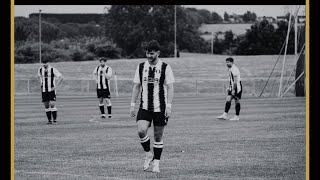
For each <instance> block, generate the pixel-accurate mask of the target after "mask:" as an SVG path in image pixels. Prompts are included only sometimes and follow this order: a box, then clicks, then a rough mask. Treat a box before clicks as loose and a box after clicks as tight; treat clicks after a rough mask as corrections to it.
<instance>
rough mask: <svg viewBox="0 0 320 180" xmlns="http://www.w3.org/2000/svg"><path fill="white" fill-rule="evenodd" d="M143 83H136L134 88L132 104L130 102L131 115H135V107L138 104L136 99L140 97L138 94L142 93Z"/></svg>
mask: <svg viewBox="0 0 320 180" xmlns="http://www.w3.org/2000/svg"><path fill="white" fill-rule="evenodd" d="M140 88H141V84H140V83H134V84H133V88H132V96H131V104H130V116H131V117H134V116H135V113H134V108H135V105H136V101H137V99H138V95H139V93H140Z"/></svg>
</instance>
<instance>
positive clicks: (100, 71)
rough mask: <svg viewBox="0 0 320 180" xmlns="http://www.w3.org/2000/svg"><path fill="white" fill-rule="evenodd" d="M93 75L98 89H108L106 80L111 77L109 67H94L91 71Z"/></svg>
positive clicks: (108, 82) (108, 85)
mask: <svg viewBox="0 0 320 180" xmlns="http://www.w3.org/2000/svg"><path fill="white" fill-rule="evenodd" d="M93 75H94V78H95V80H96V83H97V88H98V89H109V87H110V80H108V78H110V77H111V76H112V69H111V67H110V66H107V65H105V66H104V67H102V66H98V67H96V68H95V69H94V71H93Z"/></svg>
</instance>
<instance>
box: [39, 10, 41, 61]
mask: <svg viewBox="0 0 320 180" xmlns="http://www.w3.org/2000/svg"><path fill="white" fill-rule="evenodd" d="M39 59H40V64H41V9H40V10H39Z"/></svg>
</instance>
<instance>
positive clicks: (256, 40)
mask: <svg viewBox="0 0 320 180" xmlns="http://www.w3.org/2000/svg"><path fill="white" fill-rule="evenodd" d="M238 40H239V43H238V47H237V50H236V54H238V55H259V54H276V53H279V51H280V49H279V47H278V46H275V45H276V44H277V43H278V42H279V38H278V37H277V36H276V34H275V29H274V26H273V25H272V23H269V22H268V21H267V20H264V21H261V22H257V23H255V24H253V25H252V26H251V29H250V30H247V32H246V34H245V35H244V36H242V37H240V38H239V39H238Z"/></svg>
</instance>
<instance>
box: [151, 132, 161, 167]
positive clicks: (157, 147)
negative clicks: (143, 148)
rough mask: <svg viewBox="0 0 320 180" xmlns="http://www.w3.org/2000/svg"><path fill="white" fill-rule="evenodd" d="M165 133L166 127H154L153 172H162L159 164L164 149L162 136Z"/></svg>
mask: <svg viewBox="0 0 320 180" xmlns="http://www.w3.org/2000/svg"><path fill="white" fill-rule="evenodd" d="M163 131H164V126H154V145H153V152H154V160H153V169H152V172H160V169H159V163H160V158H161V154H162V149H163V141H162V135H163Z"/></svg>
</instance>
